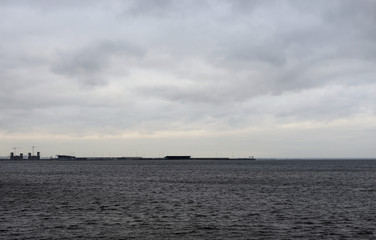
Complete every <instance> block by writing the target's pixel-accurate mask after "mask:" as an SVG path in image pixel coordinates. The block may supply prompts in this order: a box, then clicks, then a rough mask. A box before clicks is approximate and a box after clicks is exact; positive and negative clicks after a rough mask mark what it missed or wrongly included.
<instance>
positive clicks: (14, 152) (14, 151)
mask: <svg viewBox="0 0 376 240" xmlns="http://www.w3.org/2000/svg"><path fill="white" fill-rule="evenodd" d="M12 149H13V154H14V155H16V150H17V149H21V148H20V147H12Z"/></svg>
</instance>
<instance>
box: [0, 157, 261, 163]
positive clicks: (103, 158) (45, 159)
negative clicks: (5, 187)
mask: <svg viewBox="0 0 376 240" xmlns="http://www.w3.org/2000/svg"><path fill="white" fill-rule="evenodd" d="M112 160H133V161H135V160H155V161H160V160H165V161H195V160H247V161H255V160H256V159H255V158H218V157H198V158H187V159H186V158H184V159H178V158H176V159H166V158H161V157H158V158H148V157H146V158H145V157H76V158H71V159H59V158H41V159H26V158H25V159H10V158H0V161H12V162H17V161H18V162H20V161H30V162H33V161H112Z"/></svg>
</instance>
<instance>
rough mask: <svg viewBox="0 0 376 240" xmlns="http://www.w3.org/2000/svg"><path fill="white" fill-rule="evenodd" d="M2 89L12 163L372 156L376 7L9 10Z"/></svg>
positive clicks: (148, 3) (7, 4) (3, 140)
mask: <svg viewBox="0 0 376 240" xmlns="http://www.w3.org/2000/svg"><path fill="white" fill-rule="evenodd" d="M0 83H1V86H0V144H1V145H0V155H3V156H6V155H8V154H9V152H10V151H12V147H20V149H18V150H17V152H24V153H27V152H30V151H31V146H32V145H37V146H38V148H37V150H39V151H41V152H42V155H43V156H50V155H51V156H53V155H55V154H75V155H78V156H83V155H85V156H93V155H95V156H108V155H111V156H115V155H116V156H124V155H126V156H134V155H139V156H145V157H146V156H162V155H167V154H189V155H192V156H225V157H232V156H234V157H248V156H250V155H254V156H256V157H375V156H376V147H375V146H376V144H375V143H376V1H374V0H358V1H354V0H331V1H327V0H318V1H308V0H307V1H304V0H302V1H300V0H299V1H296V0H291V1H287V0H286V1H284V0H276V1H273V0H268V1H261V0H213V1H204V0H134V1H94V0H90V1H89V0H87V1H84V0H82V1H76V0H64V1H53V0H34V1H26V0H25V1H22V0H18V1H13V0H9V1H7V0H1V1H0ZM21 148H22V149H21Z"/></svg>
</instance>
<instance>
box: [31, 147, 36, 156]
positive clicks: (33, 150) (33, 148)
mask: <svg viewBox="0 0 376 240" xmlns="http://www.w3.org/2000/svg"><path fill="white" fill-rule="evenodd" d="M36 147H38V146H31V148H32V149H33V156H34V148H36Z"/></svg>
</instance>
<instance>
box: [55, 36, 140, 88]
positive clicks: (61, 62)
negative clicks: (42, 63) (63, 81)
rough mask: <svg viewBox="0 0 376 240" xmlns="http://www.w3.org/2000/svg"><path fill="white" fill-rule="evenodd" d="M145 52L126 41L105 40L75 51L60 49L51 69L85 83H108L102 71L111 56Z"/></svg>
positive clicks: (134, 54) (123, 56) (135, 54)
mask: <svg viewBox="0 0 376 240" xmlns="http://www.w3.org/2000/svg"><path fill="white" fill-rule="evenodd" d="M144 54H145V51H144V50H143V49H141V48H140V47H137V46H136V45H133V44H129V43H126V42H124V41H115V42H114V41H104V42H100V43H99V44H95V45H94V46H90V47H84V48H82V49H79V50H78V51H74V52H65V51H59V52H58V60H57V62H56V63H55V64H54V65H53V66H52V67H51V69H52V71H53V72H54V73H57V74H60V75H63V76H67V77H75V78H77V79H78V80H79V81H81V82H82V83H83V84H84V85H89V86H90V85H92V86H95V85H98V84H104V83H106V80H105V76H102V75H101V74H100V73H101V72H102V71H103V70H104V69H105V68H106V67H108V65H109V61H110V58H111V57H113V56H118V57H122V58H125V59H129V58H139V57H142V56H143V55H144Z"/></svg>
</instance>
